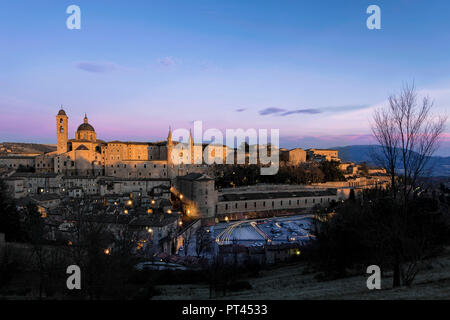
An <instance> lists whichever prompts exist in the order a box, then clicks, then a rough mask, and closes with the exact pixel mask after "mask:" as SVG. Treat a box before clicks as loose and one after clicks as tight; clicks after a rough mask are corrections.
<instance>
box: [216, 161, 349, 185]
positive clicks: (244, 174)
mask: <svg viewBox="0 0 450 320" xmlns="http://www.w3.org/2000/svg"><path fill="white" fill-rule="evenodd" d="M260 170H261V169H260V167H258V166H257V165H233V166H230V165H217V166H216V167H215V177H216V186H217V187H218V188H230V187H240V186H246V185H254V184H257V183H276V184H283V183H286V184H311V183H321V182H326V181H344V180H345V178H344V175H343V174H342V172H341V171H340V170H339V163H338V162H335V161H323V162H319V163H317V162H307V163H303V164H300V165H298V166H285V165H283V166H280V168H279V170H278V173H277V174H275V175H261V173H260Z"/></svg>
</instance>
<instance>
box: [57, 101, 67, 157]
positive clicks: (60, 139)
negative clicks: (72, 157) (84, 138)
mask: <svg viewBox="0 0 450 320" xmlns="http://www.w3.org/2000/svg"><path fill="white" fill-rule="evenodd" d="M68 127H69V118H68V117H67V115H66V112H65V111H64V110H63V109H62V108H61V110H59V112H58V114H57V115H56V146H57V149H56V150H57V153H58V154H61V153H65V152H67V141H68V133H67V130H68Z"/></svg>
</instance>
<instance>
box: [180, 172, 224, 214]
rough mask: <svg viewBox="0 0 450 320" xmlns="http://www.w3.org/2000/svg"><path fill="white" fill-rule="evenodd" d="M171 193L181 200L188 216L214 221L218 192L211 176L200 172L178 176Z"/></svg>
mask: <svg viewBox="0 0 450 320" xmlns="http://www.w3.org/2000/svg"><path fill="white" fill-rule="evenodd" d="M172 193H173V194H174V195H175V196H176V197H178V198H179V199H180V200H181V202H182V204H183V208H184V212H185V213H186V214H187V215H188V216H190V217H195V218H198V217H201V218H202V219H203V220H204V221H205V222H207V221H214V218H215V215H216V204H217V197H218V193H217V190H216V189H215V183H214V179H213V178H211V177H209V176H208V175H206V174H201V173H190V174H187V175H185V176H180V177H178V178H177V183H176V187H175V188H172Z"/></svg>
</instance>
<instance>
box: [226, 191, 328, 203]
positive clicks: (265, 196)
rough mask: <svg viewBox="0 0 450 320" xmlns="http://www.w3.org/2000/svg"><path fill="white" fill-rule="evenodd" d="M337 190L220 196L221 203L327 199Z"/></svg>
mask: <svg viewBox="0 0 450 320" xmlns="http://www.w3.org/2000/svg"><path fill="white" fill-rule="evenodd" d="M336 194H337V191H336V189H327V190H317V191H309V190H308V191H307V190H301V191H291V192H288V191H280V192H258V193H228V194H222V195H220V196H219V201H222V202H226V201H245V200H264V199H284V198H306V197H326V196H335V195H336Z"/></svg>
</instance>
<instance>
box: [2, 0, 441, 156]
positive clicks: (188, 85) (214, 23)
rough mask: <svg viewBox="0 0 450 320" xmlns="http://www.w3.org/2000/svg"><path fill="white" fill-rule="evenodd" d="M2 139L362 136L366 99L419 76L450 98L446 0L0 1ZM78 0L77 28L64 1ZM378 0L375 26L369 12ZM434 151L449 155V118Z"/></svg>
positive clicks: (323, 140) (334, 141) (353, 139)
mask: <svg viewBox="0 0 450 320" xmlns="http://www.w3.org/2000/svg"><path fill="white" fill-rule="evenodd" d="M0 4H1V9H0V111H1V117H0V141H10V142H37V143H52V144H54V143H56V129H55V115H56V114H57V112H58V110H59V107H60V105H63V107H64V109H65V111H66V112H67V114H68V116H69V138H73V137H74V133H75V130H76V128H77V126H78V125H79V124H81V123H82V121H83V117H84V113H85V112H86V113H87V115H88V117H89V122H90V123H91V124H92V125H93V126H94V128H95V130H96V132H97V137H98V138H99V139H102V140H107V141H108V140H125V141H126V140H137V141H155V140H161V139H165V138H166V136H167V131H168V127H169V125H170V126H171V127H172V128H190V127H192V122H193V121H195V120H202V121H203V124H204V127H206V128H219V129H222V130H224V129H226V128H230V129H235V128H244V129H247V128H255V129H258V128H268V129H270V128H279V129H280V136H281V137H280V140H281V146H284V147H294V146H298V147H302V148H309V147H312V146H315V147H322V148H323V147H334V146H345V145H352V144H369V143H373V141H372V140H371V138H370V136H371V130H370V121H371V117H372V112H373V109H374V108H375V107H376V106H380V105H382V104H383V103H385V102H386V98H387V97H388V96H389V95H390V94H392V93H397V92H398V91H399V89H400V88H401V87H402V83H404V82H411V81H415V84H416V87H417V89H418V91H419V93H420V94H428V95H430V97H431V98H433V99H434V100H435V109H434V110H435V112H437V113H443V112H448V110H449V105H450V19H449V14H450V1H448V0H442V1H433V0H431V1H414V0H390V1H378V0H371V1H349V0H345V1H335V0H334V1H323V0H320V1H318V0H316V1H312V0H311V1H300V0H297V1H284V0H283V1H266V0H264V1H256V0H239V1H234V0H222V1H212V0H207V1H196V0H193V1H186V0H185V1H128V3H125V2H121V3H117V2H115V1H110V0H108V1H98V0H89V1H81V0H71V1H63V0H58V1H56V0H55V1H24V0H15V1H12V0H10V1H4V0H1V1H0ZM71 4H76V5H78V6H79V7H80V8H81V30H69V29H67V28H66V19H67V17H68V16H69V14H67V13H66V8H67V7H68V6H69V5H71ZM371 4H376V5H378V6H379V7H380V8H381V27H382V29H381V30H369V29H367V27H366V19H367V17H368V16H369V14H367V13H366V9H367V7H368V6H369V5H371ZM438 154H439V155H443V156H450V126H449V125H448V124H447V128H446V131H445V134H444V141H443V144H442V148H441V149H440V150H439V152H438Z"/></svg>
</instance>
